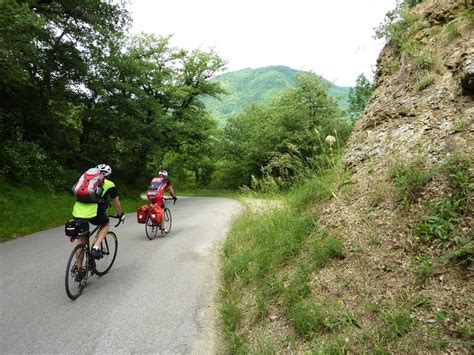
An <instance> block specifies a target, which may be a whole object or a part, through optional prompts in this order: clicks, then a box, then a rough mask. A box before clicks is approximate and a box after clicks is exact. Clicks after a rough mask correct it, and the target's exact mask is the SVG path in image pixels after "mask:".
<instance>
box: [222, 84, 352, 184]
mask: <svg viewBox="0 0 474 355" xmlns="http://www.w3.org/2000/svg"><path fill="white" fill-rule="evenodd" d="M340 116H341V112H340V111H339V109H338V106H337V103H336V102H335V101H334V100H333V99H332V98H330V97H329V95H328V85H327V83H326V82H324V81H323V80H321V79H320V78H317V77H315V76H311V75H300V76H298V77H297V78H296V86H295V87H294V88H290V89H288V90H287V91H285V92H284V94H283V95H282V96H281V97H280V98H278V99H277V100H275V101H274V102H273V103H271V104H268V105H254V106H250V107H247V109H246V110H245V112H244V113H242V114H240V115H237V116H234V117H232V118H231V119H230V120H229V121H228V123H227V125H226V127H225V133H224V139H223V147H224V156H225V158H226V164H225V166H224V171H225V173H224V176H223V177H222V180H223V182H224V183H225V184H228V185H233V186H235V185H242V184H249V183H250V181H251V177H252V175H253V176H255V177H257V178H258V177H262V176H263V174H268V175H271V176H273V177H275V178H277V179H280V184H281V185H289V184H291V181H292V180H293V178H295V177H297V176H298V175H299V174H301V173H303V172H304V169H314V168H318V167H321V166H322V165H321V164H322V161H321V159H320V156H321V155H322V154H325V149H326V146H325V143H324V138H325V137H326V136H327V135H330V134H331V135H336V133H337V135H338V139H340V140H341V141H342V142H344V141H345V140H346V139H347V137H348V135H349V132H350V125H349V124H348V123H346V122H345V121H343V120H342V119H341V118H340Z"/></svg>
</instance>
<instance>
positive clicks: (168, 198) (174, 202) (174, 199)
mask: <svg viewBox="0 0 474 355" xmlns="http://www.w3.org/2000/svg"><path fill="white" fill-rule="evenodd" d="M163 200H165V201H171V200H173V205H174V204H176V198H175V197H163Z"/></svg>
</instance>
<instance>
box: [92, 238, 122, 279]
mask: <svg viewBox="0 0 474 355" xmlns="http://www.w3.org/2000/svg"><path fill="white" fill-rule="evenodd" d="M117 250H118V239H117V235H116V234H115V233H114V232H108V233H107V235H106V236H105V238H104V240H102V243H100V253H101V255H102V258H100V259H95V267H94V272H95V273H96V274H97V275H99V276H102V275H105V274H106V273H107V272H108V271H109V270H110V268H111V267H112V265H113V263H114V261H115V257H116V256H117Z"/></svg>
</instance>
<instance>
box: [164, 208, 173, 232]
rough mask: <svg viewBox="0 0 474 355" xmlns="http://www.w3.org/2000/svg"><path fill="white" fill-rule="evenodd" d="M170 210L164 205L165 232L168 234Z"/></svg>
mask: <svg viewBox="0 0 474 355" xmlns="http://www.w3.org/2000/svg"><path fill="white" fill-rule="evenodd" d="M171 222H172V220H171V211H170V210H169V208H166V207H165V225H164V227H165V233H166V234H168V233H169V232H170V231H171Z"/></svg>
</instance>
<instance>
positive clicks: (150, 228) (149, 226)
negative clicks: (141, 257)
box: [145, 216, 159, 240]
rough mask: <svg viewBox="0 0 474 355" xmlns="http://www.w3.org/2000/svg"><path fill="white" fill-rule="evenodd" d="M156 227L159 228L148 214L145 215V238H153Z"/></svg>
mask: <svg viewBox="0 0 474 355" xmlns="http://www.w3.org/2000/svg"><path fill="white" fill-rule="evenodd" d="M158 229H159V227H158V225H157V224H154V223H153V221H152V220H151V218H150V216H147V217H146V222H145V232H146V236H147V238H148V239H150V240H153V239H155V238H156V235H157V234H158Z"/></svg>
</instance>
